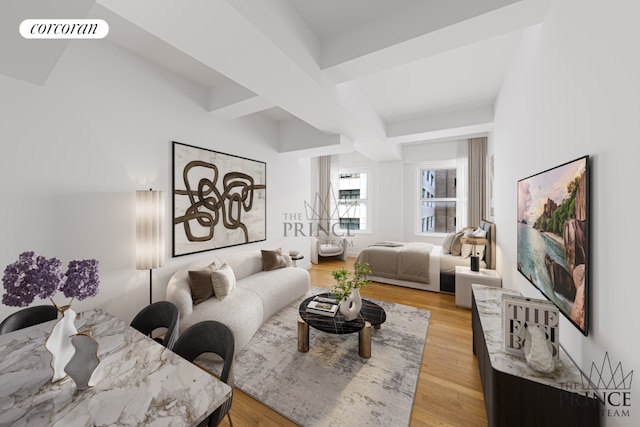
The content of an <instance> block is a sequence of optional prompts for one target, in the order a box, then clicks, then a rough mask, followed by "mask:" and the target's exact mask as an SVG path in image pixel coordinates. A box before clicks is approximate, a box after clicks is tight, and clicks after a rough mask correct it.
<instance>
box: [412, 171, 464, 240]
mask: <svg viewBox="0 0 640 427" xmlns="http://www.w3.org/2000/svg"><path fill="white" fill-rule="evenodd" d="M439 163H440V164H430V165H422V166H421V167H419V168H418V171H419V176H420V178H419V179H420V185H419V196H418V212H419V224H418V230H419V233H451V232H454V231H455V230H456V188H457V178H456V174H457V171H456V168H455V161H453V162H439Z"/></svg>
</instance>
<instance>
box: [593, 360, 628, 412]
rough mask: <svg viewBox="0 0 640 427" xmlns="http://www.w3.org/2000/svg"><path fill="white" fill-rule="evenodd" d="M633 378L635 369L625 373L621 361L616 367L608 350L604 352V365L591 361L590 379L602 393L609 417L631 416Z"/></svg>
mask: <svg viewBox="0 0 640 427" xmlns="http://www.w3.org/2000/svg"><path fill="white" fill-rule="evenodd" d="M632 380H633V371H631V372H629V373H627V374H626V375H625V373H624V371H623V369H622V363H621V362H618V364H617V365H616V367H615V369H614V367H613V365H612V364H611V360H610V359H609V353H608V352H606V353H605V354H604V359H603V361H602V365H600V366H599V367H598V366H597V365H596V364H595V362H592V363H591V372H590V373H589V381H590V382H591V384H592V387H595V389H596V390H598V391H599V392H600V394H601V395H602V398H603V399H604V403H605V405H606V409H605V411H604V412H605V415H607V416H609V417H629V416H631V409H630V408H631V381H632ZM583 385H584V384H583Z"/></svg>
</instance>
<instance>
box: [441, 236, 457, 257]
mask: <svg viewBox="0 0 640 427" xmlns="http://www.w3.org/2000/svg"><path fill="white" fill-rule="evenodd" d="M454 237H456V233H449V234H447V237H445V238H444V242H443V243H442V253H443V254H450V253H451V244H452V243H453V238H454Z"/></svg>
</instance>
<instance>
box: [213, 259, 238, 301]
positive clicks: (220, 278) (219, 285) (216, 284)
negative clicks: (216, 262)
mask: <svg viewBox="0 0 640 427" xmlns="http://www.w3.org/2000/svg"><path fill="white" fill-rule="evenodd" d="M210 281H211V284H212V285H213V292H214V294H215V296H216V298H218V299H219V300H220V301H222V300H223V299H225V298H226V297H227V296H228V295H229V294H230V293H231V291H233V289H234V288H235V287H236V276H235V275H234V274H233V270H232V269H231V267H229V265H228V264H223V265H222V267H220V268H219V269H217V270H213V271H211V274H210Z"/></svg>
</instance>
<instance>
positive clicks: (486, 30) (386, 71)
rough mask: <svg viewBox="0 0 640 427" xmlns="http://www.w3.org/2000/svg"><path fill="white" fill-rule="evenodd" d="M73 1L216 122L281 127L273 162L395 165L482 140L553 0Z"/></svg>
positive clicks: (14, 0)
mask: <svg viewBox="0 0 640 427" xmlns="http://www.w3.org/2000/svg"><path fill="white" fill-rule="evenodd" d="M74 1H75V2H76V3H77V4H78V6H77V13H78V15H80V16H67V17H74V18H76V17H77V18H81V17H85V16H86V17H89V18H101V19H104V20H105V21H107V22H108V23H109V26H110V32H109V35H108V38H107V39H108V40H109V41H110V42H113V43H115V44H117V45H119V46H121V47H123V48H125V49H128V50H130V51H132V52H134V53H135V54H137V55H140V56H142V57H144V58H146V59H148V60H150V61H153V62H155V63H157V64H159V65H160V66H162V67H165V68H167V69H169V70H171V71H173V72H175V73H177V74H179V75H182V76H184V77H186V78H188V79H191V80H193V81H194V82H196V83H199V84H201V85H202V86H204V87H205V88H206V89H207V90H208V91H209V95H210V105H209V108H208V110H209V111H210V112H211V114H213V115H216V116H218V117H221V118H223V119H226V120H234V119H237V118H239V117H243V116H247V115H251V114H260V115H263V116H264V117H267V118H268V119H270V120H274V121H276V122H278V126H280V128H281V132H280V134H281V138H282V139H281V141H280V151H281V152H283V153H289V154H291V155H296V156H315V155H322V154H331V153H339V152H347V151H352V150H354V149H355V150H357V151H360V152H361V153H363V154H364V155H366V156H367V157H370V158H371V159H374V160H391V159H399V158H400V146H401V144H404V143H416V142H422V141H427V142H428V141H430V140H436V139H437V140H442V139H443V138H445V139H446V138H464V137H466V136H468V135H472V134H473V135H476V134H478V133H482V132H488V131H489V130H490V129H491V126H492V122H493V104H494V102H495V99H496V96H497V94H498V91H499V88H500V85H501V83H502V80H503V78H504V75H505V72H506V69H507V67H508V66H509V64H510V61H511V57H512V55H513V53H514V51H515V49H516V47H517V44H518V41H519V35H520V32H521V30H522V29H524V28H526V27H528V26H531V25H535V24H538V23H540V22H541V21H542V20H543V18H544V15H545V14H546V12H547V10H548V8H549V6H550V4H551V2H552V1H553V0H483V1H478V0H321V1H320V0H260V2H257V1H255V0H206V1H205V0H202V1H199V2H192V3H189V5H188V7H187V6H186V5H184V4H182V3H180V2H175V1H171V0H137V1H135V2H131V1H129V0H95V1H94V0H74ZM9 3H10V4H9V6H7V3H5V4H4V5H2V6H0V7H1V8H3V9H5V10H4V11H2V12H6V11H7V10H6V9H7V7H8V8H14V9H15V8H16V7H17V6H16V5H18V4H23V3H22V2H21V0H9ZM38 3H40V4H41V5H45V4H46V3H47V0H30V1H29V2H28V4H29V5H30V7H31V8H32V9H31V10H30V11H29V10H27V11H24V10H23V11H22V12H21V15H20V16H15V17H9V18H7V16H8V15H7V14H3V13H0V15H3V16H5V18H3V22H0V23H1V24H3V26H5V28H6V26H7V25H8V24H11V25H15V23H13V22H7V20H9V21H10V20H11V19H13V20H17V19H24V16H30V17H32V16H31V15H33V13H34V11H35V10H40V9H39V7H40V6H38ZM87 3H89V4H93V3H95V4H93V7H92V8H91V10H90V12H89V13H88V14H87V12H86V9H87ZM14 28H17V25H16V27H14ZM5 40H6V39H5ZM11 43H12V44H13V45H12V46H10V49H13V50H14V51H15V50H17V49H16V46H17V47H18V48H19V47H20V46H18V45H19V44H20V43H22V44H24V43H28V42H27V41H25V40H12V42H11ZM0 48H2V49H5V46H0ZM30 48H33V44H32V45H31V46H30ZM0 53H2V54H4V53H6V50H3V51H2V52H0ZM9 53H10V52H9ZM34 55H35V54H34ZM18 59H19V58H17V59H16V60H18ZM32 62H33V58H32V60H31V62H30V63H29V68H33V63H32ZM50 63H51V64H53V65H55V61H50ZM53 65H51V66H53ZM51 66H50V67H51ZM16 68H18V69H19V68H20V65H19V64H18V65H17V66H16V65H15V61H14V66H13V68H12V70H11V74H9V73H8V72H7V71H6V70H5V69H3V68H0V73H3V74H7V75H12V77H16V74H18V78H20V76H19V74H20V73H19V72H18V73H16V71H15V69H16ZM26 68H27V67H25V69H26ZM44 77H45V79H43V77H42V76H40V77H39V81H34V82H35V83H38V84H42V83H43V80H46V76H44ZM22 78H23V79H25V80H29V79H30V77H29V76H28V75H26V74H25V75H24V76H23V77H22Z"/></svg>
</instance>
